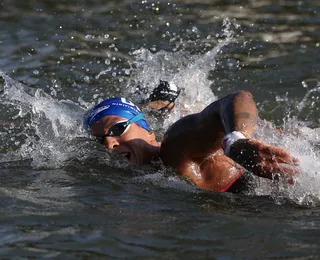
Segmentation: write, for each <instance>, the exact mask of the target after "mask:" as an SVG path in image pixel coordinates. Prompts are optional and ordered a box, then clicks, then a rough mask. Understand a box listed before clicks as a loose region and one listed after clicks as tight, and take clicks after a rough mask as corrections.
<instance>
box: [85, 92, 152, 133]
mask: <svg viewBox="0 0 320 260" xmlns="http://www.w3.org/2000/svg"><path fill="white" fill-rule="evenodd" d="M138 114H142V115H143V113H142V112H141V111H140V109H139V108H138V107H137V106H136V105H135V104H133V103H132V102H130V101H129V100H128V99H125V98H109V99H106V100H104V101H102V102H101V103H99V104H98V105H96V106H95V107H94V108H92V109H91V110H90V111H89V113H87V116H86V118H85V124H86V125H87V126H88V127H91V126H92V125H93V124H94V123H95V122H97V121H98V120H99V119H101V118H102V117H104V116H121V117H124V118H127V119H131V118H132V117H134V116H136V115H138ZM143 116H144V115H143ZM135 123H136V124H138V125H139V126H141V127H142V128H144V129H146V130H148V131H151V128H150V126H149V124H148V122H147V121H146V120H145V119H140V120H138V121H137V122H135Z"/></svg>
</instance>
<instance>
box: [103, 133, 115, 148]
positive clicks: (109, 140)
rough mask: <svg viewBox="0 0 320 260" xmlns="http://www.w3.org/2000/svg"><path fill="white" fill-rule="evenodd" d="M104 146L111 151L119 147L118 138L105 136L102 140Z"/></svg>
mask: <svg viewBox="0 0 320 260" xmlns="http://www.w3.org/2000/svg"><path fill="white" fill-rule="evenodd" d="M104 146H105V147H106V148H107V149H108V150H113V149H114V148H116V147H117V146H119V142H118V138H116V137H113V136H107V137H106V138H105V139H104Z"/></svg>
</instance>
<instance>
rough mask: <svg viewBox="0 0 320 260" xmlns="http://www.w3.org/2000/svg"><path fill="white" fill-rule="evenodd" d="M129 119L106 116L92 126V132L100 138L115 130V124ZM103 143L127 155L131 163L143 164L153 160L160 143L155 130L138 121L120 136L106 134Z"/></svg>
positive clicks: (109, 148) (118, 152)
mask: <svg viewBox="0 0 320 260" xmlns="http://www.w3.org/2000/svg"><path fill="white" fill-rule="evenodd" d="M127 120H128V119H126V118H124V117H120V116H105V117H103V118H101V119H100V120H99V121H97V122H96V123H94V124H93V125H92V126H91V130H92V134H93V135H94V136H96V137H98V138H99V139H100V138H101V137H102V136H104V135H105V134H109V133H110V130H111V131H112V132H114V133H115V132H116V131H113V129H115V128H114V125H115V124H116V123H119V122H125V121H127ZM103 144H104V146H105V147H106V148H107V149H108V150H112V151H113V152H115V153H117V154H119V155H122V156H124V157H126V158H127V159H128V160H129V161H130V162H131V163H135V164H139V165H143V164H148V163H150V161H151V160H152V157H153V155H154V152H155V149H158V147H159V145H158V143H157V141H156V138H155V134H154V132H149V131H147V130H146V129H144V128H142V127H141V126H139V125H137V124H136V123H132V124H130V125H129V126H128V127H127V128H126V130H125V131H124V132H123V133H122V134H121V135H120V136H106V137H105V138H103Z"/></svg>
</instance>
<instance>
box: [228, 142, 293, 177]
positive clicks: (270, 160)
mask: <svg viewBox="0 0 320 260" xmlns="http://www.w3.org/2000/svg"><path fill="white" fill-rule="evenodd" d="M230 157H231V158H232V159H234V160H235V161H236V162H238V163H239V164H240V165H242V166H243V167H245V168H246V169H247V170H249V171H251V172H252V173H254V174H256V175H258V176H261V177H265V178H270V179H272V178H273V174H274V173H285V174H288V175H292V174H295V173H297V172H298V170H296V169H295V168H294V167H295V166H297V165H299V161H298V159H296V158H295V157H294V156H292V155H291V153H290V152H288V151H286V150H284V149H282V148H280V147H276V146H273V145H268V144H265V143H264V142H262V141H259V140H254V139H241V140H238V141H236V142H235V143H234V144H233V145H232V146H231V149H230ZM284 165H286V166H284Z"/></svg>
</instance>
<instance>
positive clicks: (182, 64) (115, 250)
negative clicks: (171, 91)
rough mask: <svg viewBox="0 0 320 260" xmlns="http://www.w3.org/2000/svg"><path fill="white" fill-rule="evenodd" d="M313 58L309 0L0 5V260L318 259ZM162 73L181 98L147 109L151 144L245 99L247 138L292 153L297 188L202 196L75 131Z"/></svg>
mask: <svg viewBox="0 0 320 260" xmlns="http://www.w3.org/2000/svg"><path fill="white" fill-rule="evenodd" d="M319 51H320V3H319V1H318V0H308V1H307V0H302V1H296V0H282V1H281V0H278V1H273V0H261V1H253V0H252V1H251V0H247V1H245V0H244V1H240V0H239V1H238V0H233V1H231V0H228V1H227V0H226V1H215V0H210V1H209V0H201V1H200V0H192V1H191V0H180V1H178V0H171V1H163V0H160V1H149V0H141V1H134V0H125V1H119V0H109V1H99V0H90V1H89V0H87V1H85V0H82V1H80V0H79V1H62V0H55V1H49V0H46V1H40V0H24V1H19V0H2V1H0V71H1V72H0V78H1V80H0V91H1V92H0V109H1V113H0V258H1V259H42V258H45V259H319V258H320V242H319V237H320V217H319V213H320V176H319V174H320V152H319V147H320V131H319V128H320V111H319V104H320V101H319V97H320V55H319V53H320V52H319ZM160 79H162V80H167V81H169V82H170V83H171V84H175V85H176V86H178V87H180V88H183V91H182V93H181V95H180V96H179V98H178V100H177V105H176V108H175V111H174V113H172V114H171V115H169V116H167V117H164V118H159V117H155V115H153V114H152V113H149V111H145V112H146V114H147V116H148V119H149V120H150V122H151V125H152V127H153V128H154V129H155V130H156V131H157V133H158V138H159V141H160V140H161V135H162V133H163V131H165V129H167V127H168V126H169V125H170V124H171V123H172V122H174V121H176V120H177V119H179V118H180V117H181V116H183V115H185V114H187V113H191V112H197V111H199V110H201V109H202V108H203V107H205V106H206V105H207V104H209V103H210V102H212V101H214V100H216V99H217V98H219V97H222V96H224V95H225V94H228V93H230V92H232V91H236V90H239V89H247V90H250V91H251V92H252V93H253V95H254V97H255V100H256V102H257V104H258V108H259V112H260V115H261V117H262V118H264V119H266V120H268V121H270V122H271V125H270V124H268V123H266V122H265V123H262V124H261V125H260V127H259V128H258V129H257V137H258V138H263V139H264V140H265V141H266V142H268V143H272V144H277V145H279V146H281V147H284V148H286V149H288V150H289V151H291V152H292V153H293V154H294V155H296V156H297V157H299V158H300V161H301V169H302V173H301V174H300V175H299V176H297V177H296V178H295V184H294V185H286V184H285V183H282V182H281V181H280V182H271V181H264V180H260V179H255V180H254V185H253V187H252V190H250V191H249V192H247V193H246V194H229V193H215V192H210V191H201V190H198V189H196V188H195V187H194V186H192V185H191V184H189V183H188V182H186V181H185V180H181V179H179V178H177V177H176V176H175V174H174V172H171V171H170V170H168V169H165V168H164V167H163V166H162V165H161V164H160V163H155V164H154V165H152V166H148V167H137V166H134V165H129V164H128V163H127V162H126V161H124V160H123V159H121V158H117V157H115V156H114V155H112V154H109V153H107V152H106V151H105V150H104V149H103V147H100V146H99V145H98V144H97V143H96V142H94V141H93V140H92V139H91V138H90V136H89V135H88V133H87V132H86V131H85V130H84V129H83V127H82V121H81V119H82V116H83V114H84V113H85V111H86V110H87V109H88V108H90V107H92V106H93V105H94V104H96V103H97V102H99V101H100V100H102V99H103V98H106V97H109V96H127V97H130V98H131V99H132V100H133V101H134V102H137V101H139V100H140V99H141V98H144V97H146V96H148V93H150V92H151V91H152V89H153V88H154V87H155V86H156V85H157V83H158V82H159V80H160ZM138 85H140V86H141V87H142V88H143V89H144V90H145V91H144V92H145V93H141V92H140V93H138V92H137V91H136V89H137V88H136V87H137V86H138ZM274 126H277V127H280V128H282V129H284V134H283V135H281V136H279V135H277V134H275V133H274V131H273V130H272V129H273V127H274Z"/></svg>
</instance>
